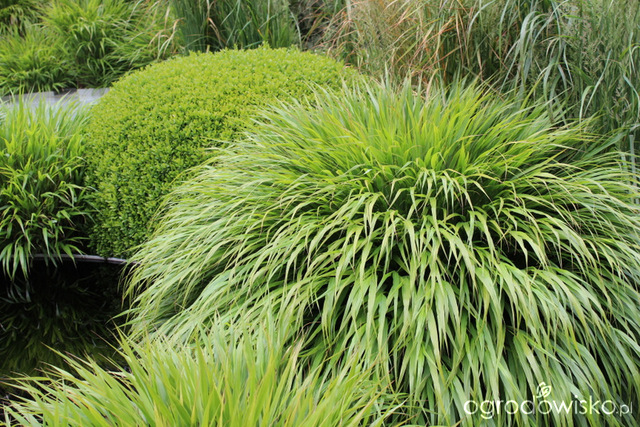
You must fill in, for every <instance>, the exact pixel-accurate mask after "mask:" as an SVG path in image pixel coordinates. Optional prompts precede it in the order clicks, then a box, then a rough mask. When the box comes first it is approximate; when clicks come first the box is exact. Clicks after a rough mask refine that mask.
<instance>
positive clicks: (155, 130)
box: [86, 48, 354, 256]
mask: <svg viewBox="0 0 640 427" xmlns="http://www.w3.org/2000/svg"><path fill="white" fill-rule="evenodd" d="M347 76H354V73H353V72H352V71H350V70H348V69H346V68H345V67H344V66H343V65H342V64H340V63H338V62H335V61H334V60H331V59H329V58H326V57H323V56H318V55H314V54H311V53H306V52H305V53H303V52H299V51H297V50H289V49H268V48H260V49H256V50H247V51H238V50H225V51H221V52H218V53H216V54H192V55H190V56H187V57H180V58H175V59H172V60H169V61H166V62H163V63H160V64H155V65H152V66H149V67H148V68H146V69H144V70H141V71H138V72H135V73H133V74H131V75H129V76H127V77H125V78H123V79H122V80H121V81H119V82H117V83H116V84H114V86H113V88H112V90H111V91H110V92H109V93H108V94H107V95H105V96H104V97H103V98H102V99H101V100H100V102H99V103H98V105H96V106H95V107H94V109H93V111H92V120H91V122H90V124H89V127H88V131H87V137H88V138H87V139H88V146H87V151H86V153H87V160H88V183H89V185H92V186H93V187H95V188H96V189H97V193H96V200H95V202H96V206H97V208H98V210H99V213H98V215H97V216H96V225H95V227H94V229H93V231H92V233H91V244H92V246H93V249H94V250H95V251H96V252H97V253H99V254H101V255H108V256H116V255H117V256H126V255H128V254H129V253H130V249H131V248H132V247H134V246H136V245H138V244H139V243H141V242H142V241H143V240H144V238H145V237H146V236H147V233H148V229H149V221H150V218H151V217H152V215H153V214H154V212H155V211H156V208H157V206H158V202H159V201H160V199H161V198H162V196H164V195H165V193H166V192H167V191H168V190H169V189H170V188H171V186H172V182H173V181H174V179H175V178H176V177H177V176H178V175H179V174H180V173H181V172H183V171H185V170H186V169H188V168H190V167H192V166H195V165H197V164H199V163H201V162H202V161H203V160H204V159H206V158H207V157H209V156H210V155H211V152H210V151H208V150H207V149H208V148H210V147H216V146H221V145H223V144H224V143H225V142H227V141H232V140H234V139H235V138H236V137H237V136H238V135H240V134H241V133H242V132H243V131H245V130H246V129H248V128H249V127H251V125H252V120H253V118H254V116H255V115H256V113H258V112H260V111H261V110H262V109H263V108H264V107H266V106H267V105H269V104H272V103H276V102H278V101H280V100H283V101H287V100H291V99H300V98H303V97H305V96H307V95H309V94H311V93H312V91H313V89H314V87H316V86H320V87H323V88H327V89H332V88H333V89H338V88H340V87H342V81H343V78H344V77H347Z"/></svg>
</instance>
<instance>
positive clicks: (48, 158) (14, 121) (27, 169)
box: [0, 101, 91, 277]
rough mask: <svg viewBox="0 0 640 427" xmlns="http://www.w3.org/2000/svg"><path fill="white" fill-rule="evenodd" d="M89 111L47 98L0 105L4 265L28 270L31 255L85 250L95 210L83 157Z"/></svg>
mask: <svg viewBox="0 0 640 427" xmlns="http://www.w3.org/2000/svg"><path fill="white" fill-rule="evenodd" d="M86 117H87V116H86V113H85V112H84V111H82V109H81V108H79V107H78V106H76V105H73V104H70V105H67V106H64V105H57V106H53V107H50V106H47V105H46V104H45V103H44V102H41V103H40V104H38V105H29V103H28V101H25V102H20V103H18V104H17V105H15V106H11V105H5V106H1V107H0V265H1V268H2V271H3V272H4V273H5V274H7V275H8V276H9V277H14V276H15V275H16V273H17V272H18V271H20V272H22V273H23V275H25V276H26V275H28V271H29V266H30V262H31V259H30V258H31V256H32V255H34V254H36V253H40V254H44V255H45V256H46V258H47V259H48V260H52V261H55V260H56V258H59V255H60V254H63V253H65V254H69V255H70V254H72V253H77V252H80V251H81V248H82V241H83V239H84V237H83V233H82V231H81V229H82V226H83V225H84V223H85V221H87V220H88V216H89V212H90V211H91V208H90V205H89V203H88V201H87V200H88V197H87V196H88V189H87V188H86V187H84V185H83V184H84V182H83V177H84V160H83V158H82V157H81V156H80V152H81V150H82V142H83V138H82V136H81V135H80V130H81V129H82V128H83V127H84V125H85V124H86Z"/></svg>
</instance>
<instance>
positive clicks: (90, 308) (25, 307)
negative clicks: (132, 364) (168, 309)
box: [0, 260, 125, 424]
mask: <svg viewBox="0 0 640 427" xmlns="http://www.w3.org/2000/svg"><path fill="white" fill-rule="evenodd" d="M122 270H123V267H122V266H118V265H108V264H99V263H88V262H77V263H75V264H74V263H73V262H72V261H65V262H63V263H62V264H61V265H59V266H58V267H53V266H47V265H46V264H45V262H44V261H42V260H35V261H34V262H33V264H32V267H31V271H30V273H29V278H24V277H19V278H16V280H15V281H11V280H9V279H8V278H7V277H4V276H2V275H1V274H0V408H2V407H3V406H4V405H6V403H7V402H8V401H9V399H11V397H12V394H13V393H17V391H16V390H15V389H14V388H12V387H11V386H10V385H9V384H7V382H8V383H10V382H11V381H10V378H11V377H14V376H21V375H32V374H36V373H40V372H41V371H42V370H43V369H44V370H46V368H47V366H49V365H55V366H64V363H63V360H62V356H61V354H72V355H75V356H83V355H85V354H88V355H91V356H92V357H97V358H100V357H112V356H113V355H114V349H113V347H112V346H113V345H114V343H115V342H116V340H115V339H114V333H116V329H117V326H118V325H119V324H122V322H123V320H124V319H122V318H116V319H114V316H117V315H118V314H120V313H121V312H122V311H123V309H124V307H125V305H124V304H123V301H122V294H121V291H120V288H119V286H118V282H119V277H120V275H121V273H122ZM3 420H4V411H2V410H0V424H1V423H2V421H3Z"/></svg>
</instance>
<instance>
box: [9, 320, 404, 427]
mask: <svg viewBox="0 0 640 427" xmlns="http://www.w3.org/2000/svg"><path fill="white" fill-rule="evenodd" d="M230 338H231V339H230ZM121 353H122V356H123V358H124V360H125V363H126V365H127V368H126V369H122V368H117V370H115V371H110V370H107V369H105V368H104V367H102V366H100V365H99V364H98V363H96V362H95V361H91V360H90V361H87V362H83V361H74V360H70V359H69V360H68V361H69V362H70V363H71V365H72V367H73V368H74V371H75V372H74V373H71V372H68V371H64V370H61V369H57V373H55V375H54V378H53V380H49V379H45V378H41V379H39V380H37V381H36V382H33V383H30V382H28V381H27V380H23V381H21V384H22V385H21V388H22V389H24V391H26V392H28V393H29V394H31V396H32V397H31V398H29V399H22V400H21V401H20V402H19V403H18V402H16V403H14V405H13V406H11V407H9V408H7V409H6V411H7V418H8V417H9V416H11V417H13V418H14V421H15V424H16V425H25V426H39V425H47V426H87V425H91V426H113V425H127V426H148V425H156V426H188V425H202V426H214V425H215V426H218V425H219V426H222V425H224V426H238V427H240V426H282V427H285V426H292V427H294V426H295V427H298V426H307V427H311V426H318V427H320V426H322V427H324V426H354V427H355V426H360V425H367V426H369V425H371V426H380V425H382V423H383V421H384V420H385V419H387V418H388V417H389V415H391V414H392V413H394V412H395V411H396V410H397V409H398V407H399V405H398V404H396V407H391V406H385V405H384V404H383V405H381V404H380V401H381V399H382V398H385V397H386V398H389V396H388V394H387V393H386V392H384V387H381V385H380V384H379V383H376V382H374V381H371V380H370V379H369V378H368V375H367V371H366V370H365V369H363V368H361V367H360V366H361V365H360V364H358V362H357V361H355V360H349V362H350V364H352V365H353V366H352V367H345V368H344V369H342V370H341V371H340V372H339V373H338V374H337V375H335V376H326V375H324V374H323V373H322V370H321V369H319V368H312V369H309V368H308V367H305V366H304V365H302V364H300V362H299V353H300V344H299V343H298V344H294V345H291V346H289V347H284V346H283V345H282V343H281V342H279V341H278V340H277V338H276V337H275V336H274V335H270V334H258V338H257V339H255V340H252V339H248V338H246V337H245V338H242V337H240V335H238V334H236V331H234V330H232V331H230V333H227V332H224V331H222V329H220V330H217V331H216V333H215V334H210V335H205V334H203V335H201V337H200V339H199V340H198V343H197V344H196V345H184V344H182V345H176V343H174V342H170V341H167V340H149V339H145V340H144V341H143V342H142V343H139V344H127V343H124V347H123V349H122V352H121ZM9 424H10V425H11V423H9Z"/></svg>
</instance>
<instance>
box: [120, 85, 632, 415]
mask: <svg viewBox="0 0 640 427" xmlns="http://www.w3.org/2000/svg"><path fill="white" fill-rule="evenodd" d="M316 105H318V107H317V108H302V107H301V106H298V107H299V108H284V109H280V110H278V111H276V112H275V113H273V114H270V115H268V116H267V120H265V122H266V123H265V124H264V125H263V126H262V127H259V128H257V130H256V131H255V132H253V133H251V134H250V135H249V137H248V139H247V140H246V141H245V142H244V143H240V144H237V145H236V146H235V147H234V149H233V150H231V151H230V152H228V153H226V154H223V155H222V156H221V157H217V160H216V164H215V165H213V164H210V165H205V166H202V167H201V168H200V169H199V170H198V172H197V173H195V174H194V176H195V177H194V178H193V179H191V180H190V181H189V182H187V183H185V184H184V185H182V186H181V187H180V188H179V189H177V190H176V191H175V192H174V193H173V195H172V196H171V197H170V198H169V199H168V201H167V203H166V204H165V214H164V216H162V217H161V218H160V224H159V228H158V231H157V232H156V234H155V236H154V237H153V238H152V239H151V240H150V242H149V243H148V244H146V245H144V247H143V248H142V249H141V251H140V252H139V253H138V255H137V257H136V259H137V261H139V262H140V266H139V267H138V268H137V269H136V271H135V273H134V276H133V279H132V281H131V283H130V288H129V290H130V292H132V293H135V294H136V295H137V307H136V308H135V309H134V311H133V313H132V314H133V319H132V322H131V323H132V325H133V326H134V333H135V332H136V330H137V333H138V334H141V333H143V331H145V330H146V328H149V327H151V328H155V329H156V330H157V331H158V333H169V334H174V336H176V337H178V338H180V337H182V338H184V339H189V338H190V337H191V336H192V335H193V331H194V330H196V329H197V328H198V327H200V326H201V325H203V324H205V325H206V324H207V322H209V321H210V319H211V318H212V316H214V315H219V316H221V317H222V319H224V320H225V321H227V322H233V321H234V320H235V319H237V318H238V317H239V316H241V315H247V316H250V317H251V316H252V317H253V319H254V322H256V324H259V323H258V322H264V321H265V319H267V318H268V317H269V316H271V315H273V314H275V315H276V318H277V319H278V322H280V323H286V326H287V327H291V328H293V329H292V330H294V331H308V332H309V333H310V334H311V337H312V339H311V341H310V343H309V345H308V346H307V347H306V348H305V355H306V356H307V357H310V358H313V359H315V360H324V359H325V358H326V357H327V356H328V355H333V354H335V353H336V352H345V353H346V354H351V355H353V354H357V355H358V357H360V358H361V359H362V360H367V361H373V360H376V359H378V358H382V363H380V365H379V368H378V370H377V371H376V372H375V374H376V375H378V376H379V377H380V378H391V379H392V380H393V381H394V384H395V385H396V386H397V387H398V389H400V390H403V391H406V392H409V393H410V395H411V396H412V398H413V401H414V403H415V404H416V405H417V406H419V407H421V409H420V410H419V411H418V412H417V413H416V415H418V416H419V417H420V420H421V422H424V423H426V424H446V425H452V424H455V423H457V422H461V423H462V425H478V423H479V422H483V423H485V424H487V425H509V424H515V425H543V424H544V425H547V424H554V425H599V424H600V425H603V424H606V425H616V424H618V425H630V424H629V423H630V422H631V420H632V417H633V416H634V415H633V414H631V415H629V414H626V415H624V414H623V415H616V416H610V417H607V418H603V417H604V415H602V414H600V415H598V414H584V413H582V414H581V413H578V412H572V411H570V412H569V413H562V412H551V413H550V414H548V415H545V414H541V413H535V412H534V413H533V414H531V415H526V414H523V413H522V412H517V413H515V414H513V415H509V414H506V413H505V412H504V411H502V412H496V413H494V414H493V416H492V417H488V416H487V417H484V418H489V419H487V420H483V419H481V417H482V414H481V413H480V411H476V412H475V413H474V414H469V413H468V412H473V411H468V410H466V409H472V408H473V405H467V406H466V407H465V404H466V402H468V401H474V402H478V403H481V402H483V401H485V400H488V401H497V400H503V401H504V400H508V399H511V400H515V401H518V402H522V401H525V400H531V399H534V398H535V397H536V388H537V387H538V385H539V384H540V383H543V382H544V383H545V384H547V385H549V384H550V385H552V394H551V397H550V398H553V399H555V400H557V401H563V400H566V401H571V400H572V399H576V398H577V399H587V400H588V399H589V396H593V397H594V398H596V399H600V400H601V401H604V400H606V399H610V400H611V401H613V402H616V403H617V404H624V403H627V404H629V403H633V402H637V401H638V398H639V397H640V359H638V357H637V355H638V353H639V352H640V346H639V345H638V338H639V337H640V293H639V292H638V290H639V289H638V283H639V279H640V246H639V244H638V242H639V235H638V230H640V216H639V215H638V205H637V204H636V202H635V200H636V199H635V198H636V197H637V192H636V189H635V187H634V186H633V184H632V182H631V181H632V180H634V179H635V178H636V177H633V176H631V175H629V173H628V172H627V171H626V169H625V167H624V165H622V164H621V161H620V156H619V155H617V154H616V153H614V152H608V151H607V150H606V149H605V148H604V147H607V146H608V144H607V141H603V140H601V139H599V138H597V137H595V136H590V135H589V134H588V133H587V131H586V129H585V127H584V126H579V125H573V126H569V127H560V128H558V127H554V126H553V124H552V122H551V121H550V119H549V114H548V108H547V106H545V105H539V104H534V105H533V106H526V105H523V103H522V102H518V101H516V100H513V99H506V100H504V99H497V98H496V97H494V96H491V95H489V94H484V93H483V92H482V91H481V90H479V89H477V88H473V87H472V88H468V89H463V88H461V87H453V88H451V89H450V90H448V91H444V90H436V89H432V90H430V91H429V92H428V93H426V94H423V93H414V92H412V91H411V90H410V89H408V88H405V89H404V90H401V91H399V92H398V91H396V90H393V89H391V88H387V87H380V88H378V87H375V88H368V89H354V90H353V91H352V93H349V94H346V95H343V96H341V97H331V96H329V95H327V96H324V95H321V96H319V99H318V100H317V101H316ZM608 142H609V143H610V144H609V146H613V145H614V144H615V143H616V140H615V137H611V138H610V139H609V140H608ZM287 319H289V320H287ZM291 319H293V320H291ZM362 349H363V350H362ZM330 365H331V364H328V365H327V366H329V367H330ZM465 408H466V409H465Z"/></svg>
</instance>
